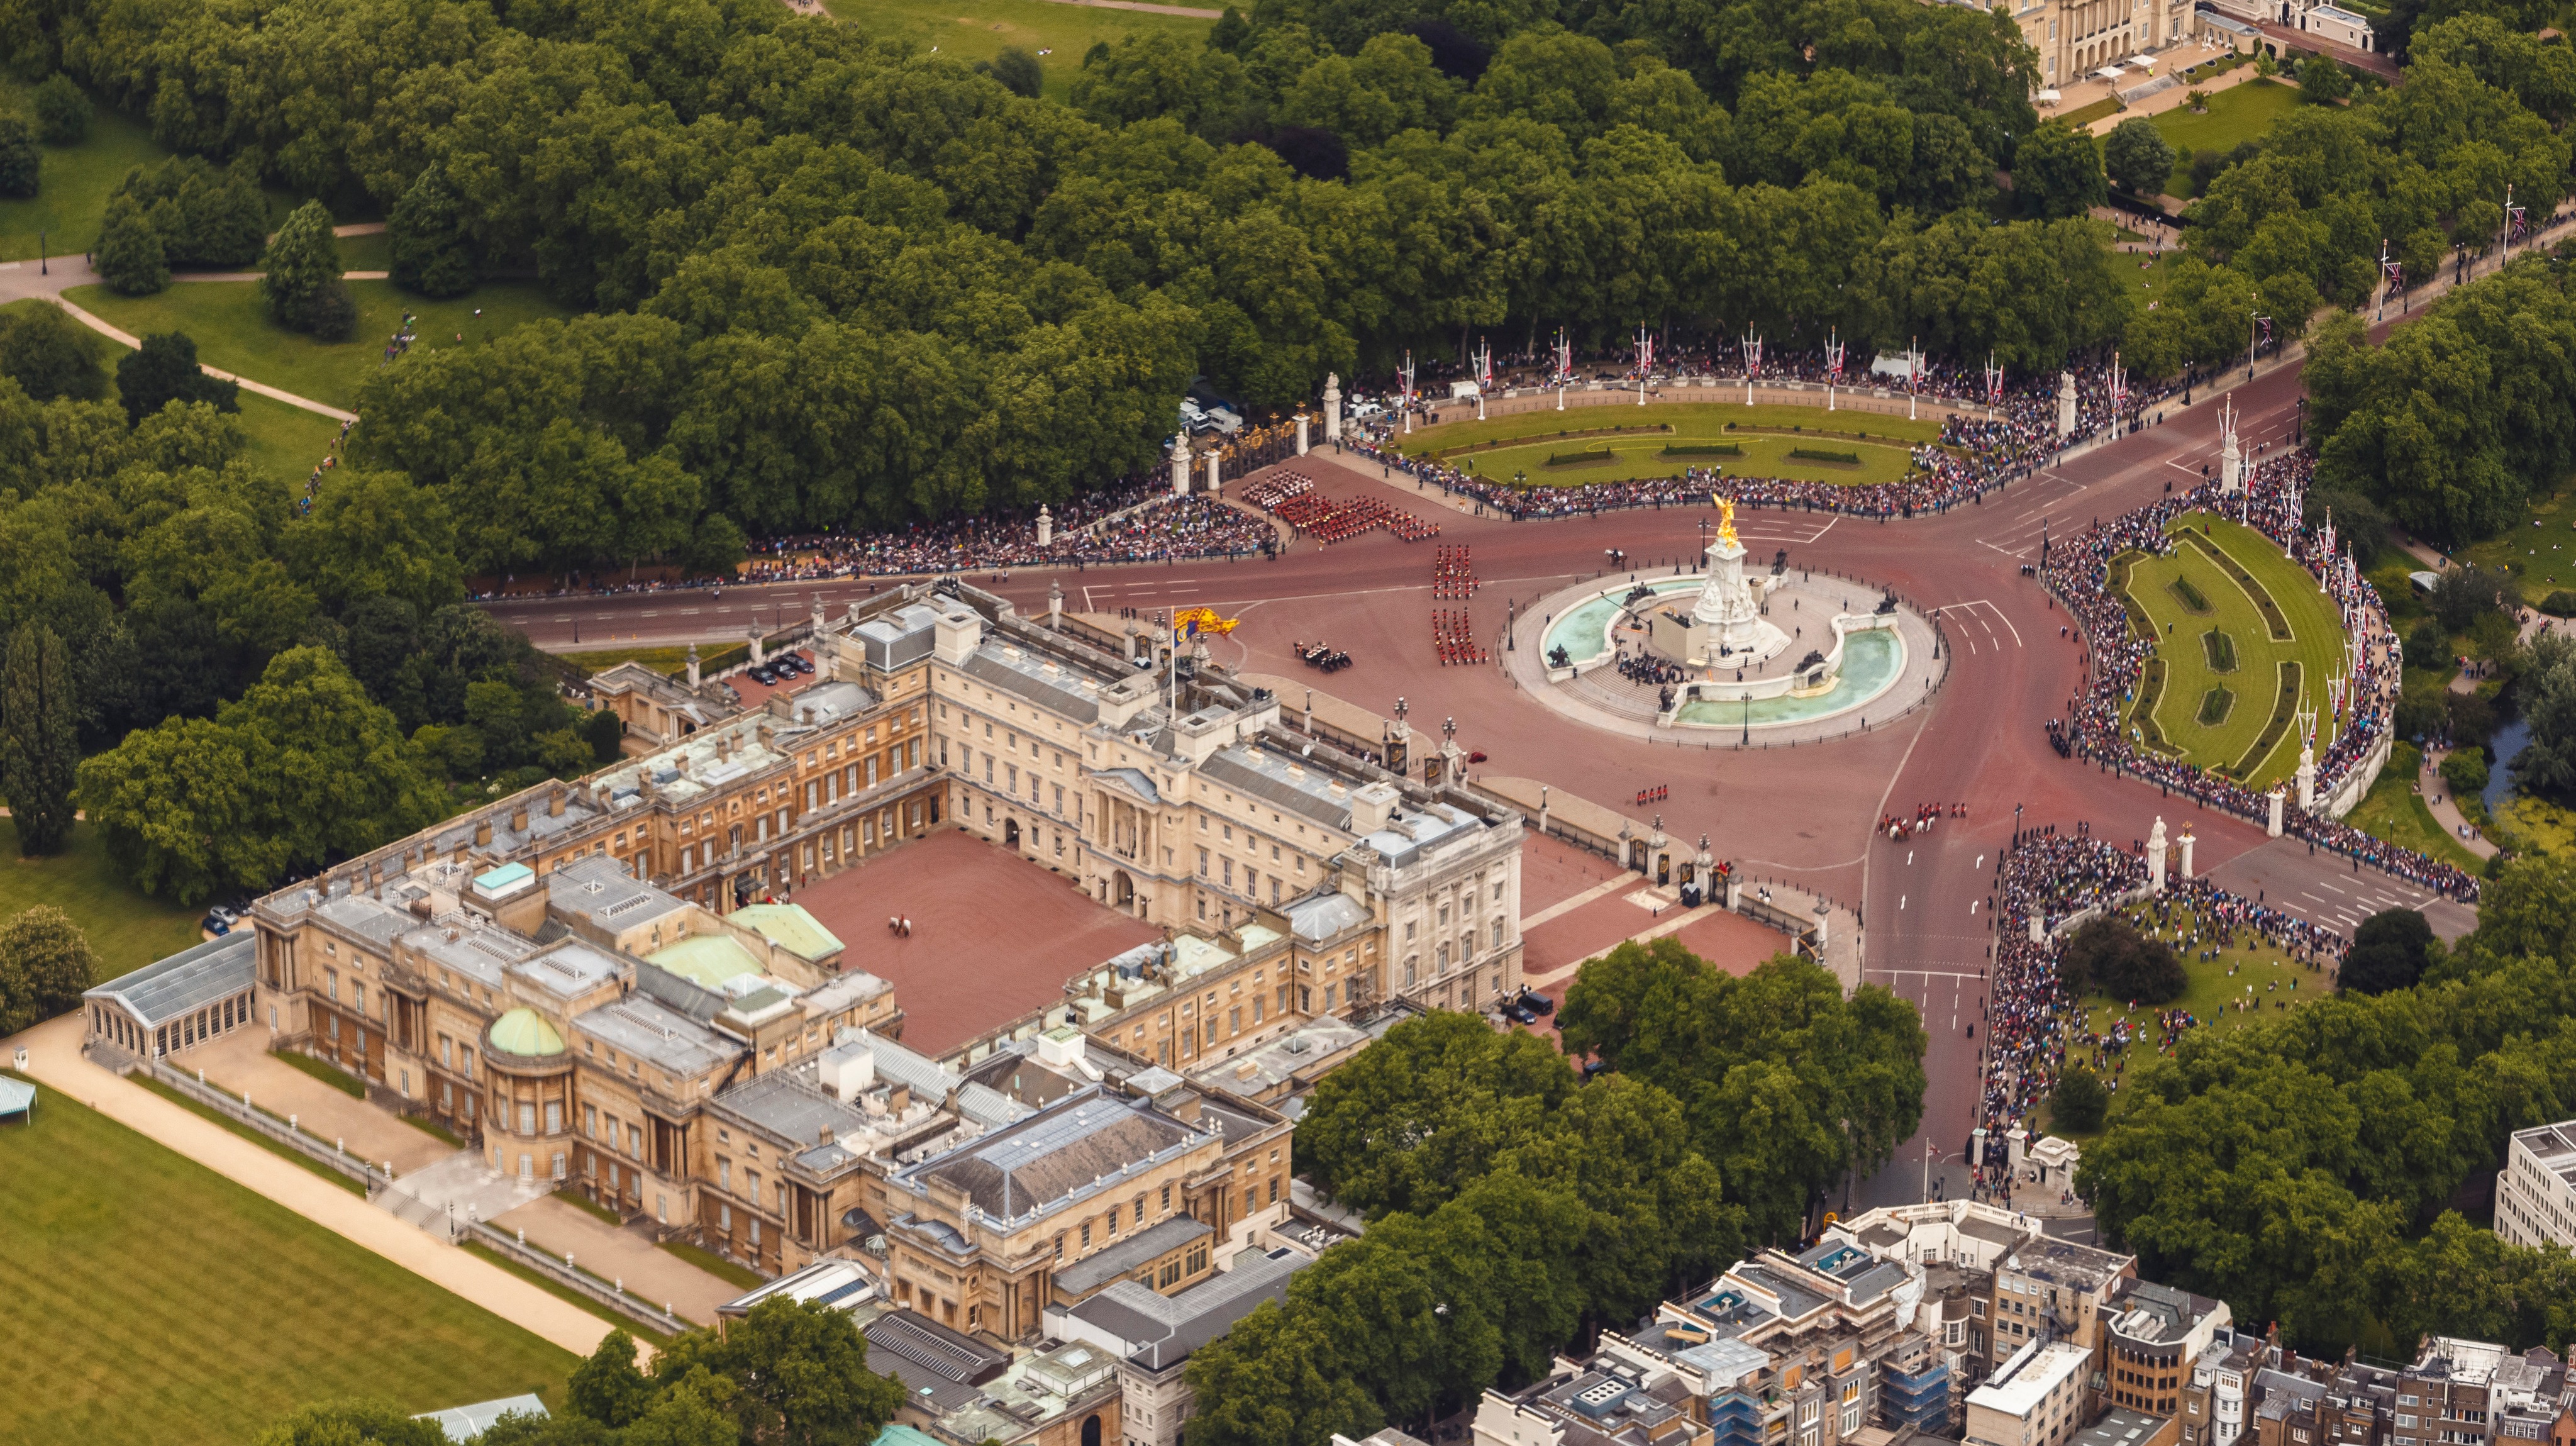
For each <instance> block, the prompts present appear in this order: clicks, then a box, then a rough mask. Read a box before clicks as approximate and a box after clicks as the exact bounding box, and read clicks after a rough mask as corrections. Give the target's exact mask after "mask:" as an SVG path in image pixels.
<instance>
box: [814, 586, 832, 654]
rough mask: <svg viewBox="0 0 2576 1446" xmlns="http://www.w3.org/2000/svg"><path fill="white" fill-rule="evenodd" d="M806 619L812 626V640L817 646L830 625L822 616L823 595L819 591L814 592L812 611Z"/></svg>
mask: <svg viewBox="0 0 2576 1446" xmlns="http://www.w3.org/2000/svg"><path fill="white" fill-rule="evenodd" d="M808 621H809V622H810V623H811V624H812V626H813V629H814V641H815V643H816V644H817V645H818V646H819V645H820V644H821V643H822V641H823V634H824V633H825V632H826V631H828V630H829V629H830V628H831V626H832V625H831V623H830V622H828V621H827V620H825V618H824V616H823V595H822V594H821V593H819V592H818V593H816V594H814V613H813V616H812V617H811V618H810V619H809V620H808Z"/></svg>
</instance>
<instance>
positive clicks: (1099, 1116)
mask: <svg viewBox="0 0 2576 1446" xmlns="http://www.w3.org/2000/svg"><path fill="white" fill-rule="evenodd" d="M879 1067H880V1069H882V1068H883V1066H882V1065H880V1066H879ZM1199 1139H1200V1136H1199V1134H1198V1132H1197V1131H1195V1130H1193V1129H1191V1128H1190V1127H1189V1126H1188V1125H1187V1124H1185V1123H1183V1122H1181V1121H1179V1120H1176V1119H1173V1118H1172V1117H1170V1116H1169V1115H1166V1114H1163V1113H1162V1112H1161V1111H1159V1110H1156V1109H1154V1108H1152V1107H1151V1106H1150V1105H1143V1104H1138V1103H1136V1102H1133V1101H1130V1100H1126V1099H1122V1098H1120V1097H1118V1096H1115V1095H1110V1094H1107V1093H1105V1092H1102V1091H1100V1090H1096V1089H1095V1090H1091V1091H1087V1092H1085V1093H1082V1094H1076V1095H1067V1096H1066V1097H1065V1098H1063V1099H1061V1100H1059V1101H1057V1102H1056V1103H1054V1104H1052V1105H1050V1106H1048V1107H1047V1108H1046V1109H1044V1110H1041V1111H1039V1112H1038V1113H1036V1114H1034V1115H1032V1116H1031V1117H1029V1118H1028V1119H1025V1120H1022V1121H1020V1122H1019V1123H1017V1124H1013V1125H1009V1126H1006V1127H1004V1128H1002V1129H1000V1130H996V1131H995V1132H993V1133H992V1134H990V1135H987V1136H985V1137H984V1138H982V1139H980V1140H977V1141H974V1142H973V1143H971V1144H967V1145H961V1146H959V1147H958V1148H957V1149H954V1150H951V1151H949V1152H947V1153H946V1154H944V1155H940V1156H938V1157H937V1158H935V1159H930V1160H925V1161H923V1162H922V1163H920V1164H918V1165H915V1166H912V1167H911V1168H910V1169H908V1170H905V1171H904V1172H903V1173H902V1174H901V1175H899V1176H897V1177H896V1178H897V1180H899V1181H902V1182H905V1183H908V1184H912V1185H913V1186H914V1187H915V1188H920V1187H921V1186H922V1185H924V1184H926V1183H927V1182H929V1181H933V1180H936V1181H938V1182H939V1183H941V1184H943V1185H946V1186H948V1187H950V1188H951V1189H956V1190H961V1191H964V1192H965V1193H966V1195H967V1197H968V1198H969V1199H971V1200H972V1201H974V1203H975V1205H976V1206H977V1207H978V1208H980V1209H981V1210H983V1211H984V1213H985V1214H987V1215H990V1216H992V1217H994V1218H995V1219H1000V1220H1014V1219H1019V1218H1021V1217H1023V1216H1027V1215H1029V1214H1031V1213H1033V1212H1037V1211H1041V1210H1044V1209H1047V1208H1049V1207H1051V1206H1053V1205H1055V1204H1057V1203H1060V1202H1063V1201H1067V1200H1070V1199H1071V1198H1073V1197H1074V1196H1076V1195H1079V1194H1087V1193H1089V1192H1090V1191H1091V1190H1092V1189H1093V1188H1094V1187H1095V1186H1099V1185H1102V1184H1104V1183H1106V1182H1107V1181H1108V1180H1109V1179H1111V1178H1113V1177H1118V1176H1121V1175H1123V1174H1124V1172H1125V1171H1126V1170H1128V1169H1129V1168H1130V1167H1132V1166H1138V1165H1142V1164H1145V1163H1146V1162H1148V1161H1151V1160H1153V1159H1155V1158H1156V1157H1158V1156H1160V1155H1161V1154H1163V1152H1165V1151H1167V1150H1171V1149H1174V1148H1177V1147H1184V1146H1188V1145H1192V1144H1195V1143H1197V1142H1198V1140H1199Z"/></svg>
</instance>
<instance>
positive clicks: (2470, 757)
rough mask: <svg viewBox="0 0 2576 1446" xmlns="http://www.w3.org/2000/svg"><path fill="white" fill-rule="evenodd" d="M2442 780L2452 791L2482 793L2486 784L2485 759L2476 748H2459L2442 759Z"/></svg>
mask: <svg viewBox="0 0 2576 1446" xmlns="http://www.w3.org/2000/svg"><path fill="white" fill-rule="evenodd" d="M2442 781H2443V782H2445V783H2447V784H2449V785H2451V791H2452V792H2453V793H2471V794H2474V793H2482V792H2484V791H2485V790H2486V786H2487V759H2486V755H2485V754H2483V753H2480V752H2479V751H2478V750H2477V749H2476V748H2474V747H2470V748H2461V749H2456V750H2454V751H2453V752H2452V754H2451V756H2450V757H2448V758H2445V759H2443V760H2442Z"/></svg>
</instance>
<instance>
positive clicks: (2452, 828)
mask: <svg viewBox="0 0 2576 1446" xmlns="http://www.w3.org/2000/svg"><path fill="white" fill-rule="evenodd" d="M2450 756H2451V755H2450V753H2449V752H2448V751H2447V750H2445V751H2443V752H2438V753H2437V752H2434V751H2432V750H2429V749H2428V750H2426V751H2425V754H2424V767H2423V769H2422V771H2420V772H2418V773H2417V774H2416V775H2415V791H2416V792H2417V793H2420V794H2422V795H2423V796H2424V807H2425V808H2426V809H2428V810H2430V811H2431V812H2432V815H2433V821H2434V822H2435V823H2438V824H2440V825H2441V826H2442V827H2443V828H2444V829H2445V830H2446V831H2448V832H2449V834H2450V835H2451V837H2453V838H2455V839H2458V840H2459V841H2460V847H2462V848H2464V849H2467V850H2468V851H2469V852H2471V853H2473V854H2476V855H2477V856H2478V857H2479V858H2482V859H2491V858H2494V857H2495V856H2496V855H2497V854H2498V853H2500V852H2502V850H2499V849H2498V848H2497V847H2496V846H2495V845H2494V844H2492V843H2489V842H2488V841H2487V837H2486V835H2485V834H2482V833H2480V832H2478V831H2477V829H2476V827H2475V826H2474V825H2472V824H2471V823H2470V822H2469V820H2468V816H2467V815H2466V814H2463V813H2461V812H2460V806H2459V804H2458V803H2456V802H2454V801H2453V800H2452V798H2451V785H2450V783H2449V782H2448V781H2447V780H2445V779H2444V778H2443V777H2442V760H2443V759H2445V758H2448V757H2450Z"/></svg>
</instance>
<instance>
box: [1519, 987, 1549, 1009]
mask: <svg viewBox="0 0 2576 1446" xmlns="http://www.w3.org/2000/svg"><path fill="white" fill-rule="evenodd" d="M1521 1008H1523V1009H1526V1010H1528V1011H1529V1012H1531V1013H1532V1014H1554V1013H1555V1012H1556V1001H1555V1000H1553V999H1550V998H1548V997H1547V996H1546V995H1544V994H1541V993H1539V992H1538V991H1537V990H1535V989H1528V990H1523V991H1522V992H1521Z"/></svg>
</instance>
